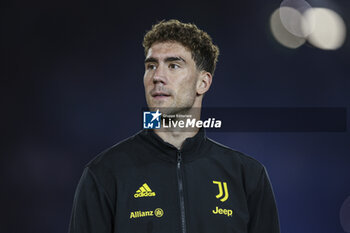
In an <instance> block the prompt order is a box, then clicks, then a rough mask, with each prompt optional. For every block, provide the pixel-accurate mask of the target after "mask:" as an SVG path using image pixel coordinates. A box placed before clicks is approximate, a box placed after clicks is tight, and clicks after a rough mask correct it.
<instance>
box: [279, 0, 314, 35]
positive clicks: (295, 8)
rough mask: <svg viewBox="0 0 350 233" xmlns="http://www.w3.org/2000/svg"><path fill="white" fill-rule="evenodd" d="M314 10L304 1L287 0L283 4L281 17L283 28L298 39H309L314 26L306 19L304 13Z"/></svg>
mask: <svg viewBox="0 0 350 233" xmlns="http://www.w3.org/2000/svg"><path fill="white" fill-rule="evenodd" d="M310 9H312V7H311V6H310V4H309V3H307V2H306V1H304V0H285V1H283V2H282V3H281V7H280V17H281V22H282V24H283V26H284V27H285V28H286V29H287V31H288V32H290V33H291V34H293V35H294V36H297V37H307V36H308V35H309V34H310V33H311V28H312V26H311V25H309V23H310V21H308V20H307V19H306V18H305V17H304V15H303V14H304V13H305V12H306V11H308V10H310Z"/></svg>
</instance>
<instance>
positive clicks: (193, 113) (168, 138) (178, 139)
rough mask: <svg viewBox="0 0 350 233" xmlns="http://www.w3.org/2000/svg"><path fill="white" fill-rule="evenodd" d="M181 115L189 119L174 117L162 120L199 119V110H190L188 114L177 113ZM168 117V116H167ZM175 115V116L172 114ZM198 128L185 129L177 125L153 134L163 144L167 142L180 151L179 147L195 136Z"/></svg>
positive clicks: (156, 130)
mask: <svg viewBox="0 0 350 233" xmlns="http://www.w3.org/2000/svg"><path fill="white" fill-rule="evenodd" d="M179 114H181V115H188V116H190V117H188V118H182V117H175V118H168V119H167V118H165V119H164V118H163V119H164V120H165V121H166V122H169V121H172V122H177V121H179V120H185V121H186V120H187V119H197V120H199V119H200V108H192V109H190V110H189V111H188V112H186V113H184V112H182V113H179ZM169 115H170V114H169ZM174 115H176V114H174ZM198 130H199V128H196V127H195V128H186V127H179V126H178V125H177V126H175V127H170V128H165V127H162V128H161V129H155V130H154V132H155V133H156V134H157V135H158V136H159V137H160V138H161V139H163V140H164V141H165V142H168V143H170V144H172V145H173V146H175V147H176V148H177V149H181V146H182V144H183V142H184V141H185V140H186V138H191V137H193V136H195V135H196V134H197V132H198Z"/></svg>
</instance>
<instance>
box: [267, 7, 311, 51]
mask: <svg viewBox="0 0 350 233" xmlns="http://www.w3.org/2000/svg"><path fill="white" fill-rule="evenodd" d="M283 8H285V9H284V13H286V12H287V11H289V12H290V13H289V14H288V15H293V16H297V15H299V16H301V14H300V13H299V12H298V11H297V10H295V9H293V8H289V7H283ZM287 9H288V10H287ZM270 27H271V32H272V35H273V36H274V37H275V39H276V40H277V41H278V42H279V43H281V44H282V45H284V46H286V47H287V48H292V49H295V48H298V47H299V46H301V45H303V44H304V43H305V41H306V39H305V38H303V37H298V36H295V35H294V34H292V33H291V32H290V31H288V30H287V29H286V28H285V27H284V25H283V23H282V20H281V17H280V9H277V10H275V11H274V12H273V14H272V15H271V18H270ZM300 29H301V27H300Z"/></svg>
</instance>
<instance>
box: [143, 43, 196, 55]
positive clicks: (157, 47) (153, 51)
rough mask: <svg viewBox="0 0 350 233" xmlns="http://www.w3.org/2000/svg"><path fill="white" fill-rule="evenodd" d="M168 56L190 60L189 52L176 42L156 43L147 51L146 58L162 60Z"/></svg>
mask: <svg viewBox="0 0 350 233" xmlns="http://www.w3.org/2000/svg"><path fill="white" fill-rule="evenodd" d="M169 56H172V57H173V56H174V57H177V56H180V57H183V58H187V59H188V58H191V52H190V50H189V49H187V48H186V47H185V46H183V45H182V44H180V43H178V42H156V43H154V44H153V45H152V46H151V47H150V48H149V50H148V52H147V55H146V58H149V57H154V58H159V59H161V58H164V57H169Z"/></svg>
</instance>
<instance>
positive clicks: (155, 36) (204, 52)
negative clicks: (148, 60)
mask: <svg viewBox="0 0 350 233" xmlns="http://www.w3.org/2000/svg"><path fill="white" fill-rule="evenodd" d="M165 41H175V42H179V43H181V44H182V45H183V46H185V47H187V48H188V49H190V51H191V54H192V58H193V60H194V61H195V63H196V66H197V69H199V70H205V71H207V72H209V73H211V75H214V71H215V68H216V62H217V61H218V56H219V48H218V46H216V45H214V44H213V42H212V39H211V37H210V36H209V35H208V33H206V32H204V31H202V30H200V29H198V28H197V26H196V25H194V24H191V23H182V22H180V21H178V20H176V19H171V20H168V21H165V20H162V21H160V22H159V23H157V24H155V25H153V26H152V29H151V30H149V31H148V32H147V33H146V35H145V36H144V38H143V43H142V45H143V47H144V48H145V55H147V53H148V50H149V48H151V46H152V45H153V44H154V43H155V42H165Z"/></svg>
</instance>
